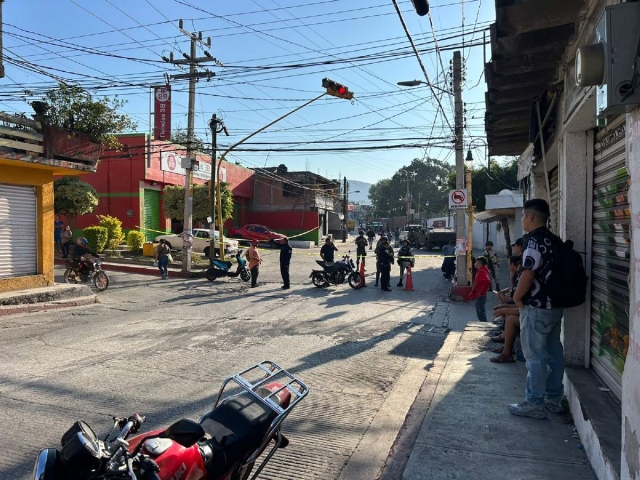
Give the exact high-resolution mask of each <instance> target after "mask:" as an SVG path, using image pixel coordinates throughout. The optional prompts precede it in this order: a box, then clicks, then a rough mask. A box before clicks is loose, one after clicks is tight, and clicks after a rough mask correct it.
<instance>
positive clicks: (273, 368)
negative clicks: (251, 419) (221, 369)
mask: <svg viewBox="0 0 640 480" xmlns="http://www.w3.org/2000/svg"><path fill="white" fill-rule="evenodd" d="M258 372H260V373H264V376H263V377H262V379H261V380H259V381H257V382H252V381H251V380H249V379H248V378H246V376H247V374H250V373H258ZM270 381H277V382H279V383H281V384H282V386H281V387H280V388H278V389H277V390H273V391H271V393H270V394H269V395H267V396H266V397H263V396H262V395H260V394H259V393H258V392H256V390H257V389H258V388H259V387H263V386H265V385H266V384H268V383H269V382H270ZM231 382H234V383H235V384H236V385H238V386H239V387H240V388H242V389H243V390H244V391H246V392H248V393H249V394H251V395H252V396H253V397H255V399H256V400H257V401H259V402H260V403H262V404H263V405H265V406H266V407H268V408H270V409H271V410H273V411H274V412H275V413H276V414H277V415H276V418H274V419H273V421H272V422H271V425H270V426H269V430H267V434H266V435H265V436H264V439H263V440H262V442H261V443H260V446H259V447H258V448H257V449H256V450H255V451H254V452H253V453H252V454H251V455H250V456H249V458H247V460H246V461H245V462H244V463H243V465H242V466H241V468H240V473H241V475H240V476H241V478H243V477H242V475H243V474H244V469H246V468H247V467H248V466H249V465H251V464H252V463H253V462H254V461H255V460H256V459H257V458H258V456H260V452H262V450H263V449H264V448H265V447H266V446H267V445H268V443H269V442H270V441H271V440H272V439H273V440H274V441H275V445H274V446H273V448H272V449H271V451H270V452H269V453H268V454H267V456H266V457H265V459H264V460H263V461H262V463H261V464H260V466H259V467H258V469H257V470H256V471H255V473H254V474H253V476H252V477H251V480H255V479H256V478H258V475H260V473H261V472H262V469H263V468H264V467H265V466H266V465H267V463H268V462H269V460H270V459H271V457H272V456H273V455H274V453H275V452H276V450H277V449H278V447H279V446H280V444H281V443H282V438H283V437H282V432H281V431H280V426H281V425H282V422H283V421H284V419H285V418H287V416H288V415H289V413H291V411H292V410H293V407H295V406H296V405H297V404H298V403H299V402H300V401H301V400H302V399H303V398H304V397H306V396H307V394H308V393H309V387H307V385H305V384H304V383H303V382H302V381H300V380H299V379H297V378H296V377H295V376H293V375H291V374H290V373H289V372H287V371H286V370H284V369H283V368H282V367H280V366H279V365H278V364H276V363H275V362H272V361H269V360H263V361H262V362H260V363H256V364H255V365H253V366H251V367H249V368H246V369H245V370H242V371H241V372H239V373H236V374H235V375H232V376H230V377H228V378H226V379H225V381H224V382H222V386H221V387H220V391H219V392H218V397H217V398H216V401H215V403H214V405H213V408H214V409H215V408H216V407H217V406H218V404H219V403H220V400H221V399H222V394H223V393H224V390H225V388H226V387H227V385H228V384H229V383H231ZM282 391H286V392H288V393H289V394H290V395H291V401H290V402H289V405H288V406H287V408H282V407H281V406H280V405H278V403H276V402H275V401H273V400H272V397H273V396H274V395H277V394H278V393H280V392H282Z"/></svg>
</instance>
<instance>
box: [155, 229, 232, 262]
mask: <svg viewBox="0 0 640 480" xmlns="http://www.w3.org/2000/svg"><path fill="white" fill-rule="evenodd" d="M209 232H210V230H207V229H205V228H194V229H193V245H192V247H191V251H192V252H198V253H204V254H205V256H207V257H208V256H209V248H210V245H209V242H210V238H211V237H210V236H209ZM161 239H162V240H166V241H167V242H168V243H169V247H170V248H171V249H172V250H182V234H181V233H179V234H177V235H175V234H172V235H159V236H157V237H156V242H159V241H160V240H161ZM214 247H215V254H216V256H219V255H220V233H219V232H218V231H217V230H215V238H214ZM224 253H225V255H227V256H234V255H235V254H236V253H238V242H237V241H236V240H231V239H229V238H225V239H224Z"/></svg>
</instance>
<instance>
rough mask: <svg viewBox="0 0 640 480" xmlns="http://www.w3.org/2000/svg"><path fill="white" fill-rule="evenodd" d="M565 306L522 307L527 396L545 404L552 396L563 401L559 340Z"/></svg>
mask: <svg viewBox="0 0 640 480" xmlns="http://www.w3.org/2000/svg"><path fill="white" fill-rule="evenodd" d="M562 315H563V309H562V308H553V309H548V310H547V309H544V308H534V307H529V306H527V307H525V308H524V309H521V310H520V341H521V343H522V352H523V353H524V358H525V359H526V361H527V384H526V393H525V400H526V401H527V402H528V403H530V404H533V405H544V397H545V395H546V396H547V398H548V399H549V400H552V401H560V400H561V399H562V394H563V393H564V389H563V386H562V377H563V376H564V349H563V348H562V342H561V341H560V329H561V327H562Z"/></svg>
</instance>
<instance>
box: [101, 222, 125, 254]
mask: <svg viewBox="0 0 640 480" xmlns="http://www.w3.org/2000/svg"><path fill="white" fill-rule="evenodd" d="M98 217H99V218H100V226H101V227H104V228H106V229H107V232H108V238H107V245H109V248H110V249H111V250H115V249H116V248H118V245H120V244H121V243H122V241H123V240H124V233H122V222H121V221H120V219H119V218H116V217H112V216H110V215H98Z"/></svg>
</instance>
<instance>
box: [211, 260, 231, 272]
mask: <svg viewBox="0 0 640 480" xmlns="http://www.w3.org/2000/svg"><path fill="white" fill-rule="evenodd" d="M211 263H213V264H214V265H215V266H217V267H218V268H222V269H223V270H229V269H230V268H231V265H233V264H232V263H231V262H229V261H226V260H225V261H224V262H223V261H222V260H213V261H212V262H211Z"/></svg>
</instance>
